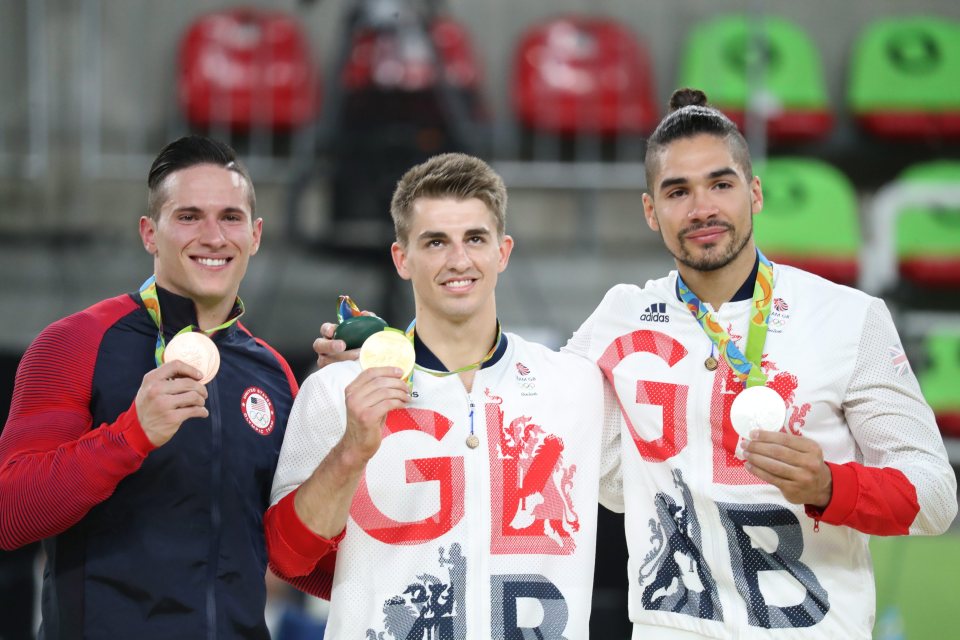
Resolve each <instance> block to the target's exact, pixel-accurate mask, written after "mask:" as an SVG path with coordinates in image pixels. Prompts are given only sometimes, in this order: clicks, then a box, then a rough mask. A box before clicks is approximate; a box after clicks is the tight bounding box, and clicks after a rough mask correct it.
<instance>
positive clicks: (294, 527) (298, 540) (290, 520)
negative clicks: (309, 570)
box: [276, 488, 347, 559]
mask: <svg viewBox="0 0 960 640" xmlns="http://www.w3.org/2000/svg"><path fill="white" fill-rule="evenodd" d="M298 490H299V488H298V489H295V490H294V491H291V492H290V493H288V494H287V495H286V496H284V497H283V499H282V500H280V502H278V503H277V504H276V518H277V527H278V528H279V530H280V531H281V532H282V534H281V535H282V537H283V541H284V542H285V543H286V544H287V545H288V546H289V547H290V549H292V550H293V551H295V552H296V553H297V554H298V555H300V556H302V557H305V558H315V559H319V558H322V557H323V556H325V555H327V554H328V553H330V552H331V551H336V550H337V548H339V546H340V542H341V541H342V540H343V536H344V535H346V533H347V528H346V527H344V528H343V531H341V532H340V533H338V534H337V535H335V536H334V537H333V538H324V537H323V536H321V535H318V534H317V533H315V532H314V531H313V530H312V529H311V528H310V527H308V526H307V525H306V524H304V522H303V520H301V519H300V516H299V515H297V509H296V507H295V506H294V504H293V501H294V498H295V497H296V495H297V491H298Z"/></svg>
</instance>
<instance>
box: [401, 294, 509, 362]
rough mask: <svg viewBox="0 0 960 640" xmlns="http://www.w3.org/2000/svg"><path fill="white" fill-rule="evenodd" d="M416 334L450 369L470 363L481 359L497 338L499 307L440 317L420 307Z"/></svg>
mask: <svg viewBox="0 0 960 640" xmlns="http://www.w3.org/2000/svg"><path fill="white" fill-rule="evenodd" d="M416 332H417V337H418V338H419V339H420V340H421V341H422V342H423V344H424V345H426V346H427V348H428V349H430V351H431V352H433V354H434V355H435V356H436V357H437V359H438V360H440V362H442V363H443V365H444V366H445V367H446V368H447V371H455V370H457V369H461V368H463V367H469V366H470V365H472V364H475V363H477V362H479V361H480V360H482V359H483V358H484V356H486V355H487V353H489V352H490V348H491V347H492V346H493V341H494V340H496V338H497V312H496V307H492V308H491V309H490V310H488V311H486V312H483V313H478V314H475V315H473V316H470V317H469V318H464V319H463V320H458V319H454V318H439V317H437V316H434V315H432V314H431V313H429V312H428V311H427V310H425V309H420V308H418V309H417V325H416Z"/></svg>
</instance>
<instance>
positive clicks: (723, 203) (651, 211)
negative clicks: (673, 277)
mask: <svg viewBox="0 0 960 640" xmlns="http://www.w3.org/2000/svg"><path fill="white" fill-rule="evenodd" d="M657 167H658V170H657V172H656V175H655V176H653V178H654V179H653V181H652V184H650V185H648V187H649V188H650V193H645V194H644V195H643V210H644V216H645V217H646V220H647V224H648V225H649V226H650V228H651V229H653V230H654V231H659V232H660V234H661V236H662V237H663V243H664V245H665V246H666V248H667V251H669V252H670V254H671V255H672V256H673V257H674V259H675V260H676V261H677V263H678V267H680V268H681V274H682V273H683V271H684V270H685V269H684V268H683V267H686V268H687V269H692V270H695V271H701V272H707V271H717V270H719V269H723V268H724V267H727V266H728V265H730V264H731V263H735V262H739V261H748V260H749V261H750V264H751V265H752V264H753V260H754V253H755V249H754V243H753V215H754V214H756V213H758V212H759V211H760V209H761V208H762V207H763V194H762V192H761V190H760V179H759V178H757V177H753V178H749V179H748V178H747V176H746V175H745V173H744V170H743V168H742V167H741V166H739V165H738V163H737V162H736V161H735V160H734V157H733V155H732V154H731V152H730V147H729V145H728V143H727V142H726V141H725V140H724V139H723V138H721V137H718V136H714V135H697V136H694V137H692V138H680V139H678V140H676V141H674V142H672V143H670V144H669V145H667V146H666V147H665V148H664V149H663V151H662V152H661V154H660V157H659V158H658V165H657Z"/></svg>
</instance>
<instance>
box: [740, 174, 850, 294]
mask: <svg viewBox="0 0 960 640" xmlns="http://www.w3.org/2000/svg"><path fill="white" fill-rule="evenodd" d="M755 173H756V175H758V176H760V181H761V183H762V185H763V194H764V202H763V211H762V212H761V213H760V214H759V215H757V216H756V217H755V218H754V229H755V233H756V237H757V244H758V245H759V246H761V247H763V251H764V252H765V253H766V255H767V256H768V257H769V258H770V259H771V260H774V261H775V262H782V263H784V264H790V265H793V266H796V267H799V268H801V269H806V270H807V271H811V272H813V273H816V274H817V275H820V276H823V277H824V278H827V279H829V280H833V281H834V282H839V283H841V284H853V283H854V282H856V279H857V267H858V256H859V251H860V228H859V223H858V220H857V198H856V193H855V192H854V189H853V185H852V184H851V183H850V181H849V180H848V179H847V178H846V176H844V174H843V173H841V172H840V171H838V170H837V169H836V168H834V167H832V166H831V165H829V164H827V163H825V162H821V161H819V160H813V159H808V158H794V157H779V158H771V159H769V160H768V161H767V162H766V163H764V164H762V165H757V167H755Z"/></svg>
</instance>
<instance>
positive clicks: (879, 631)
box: [870, 531, 960, 640]
mask: <svg viewBox="0 0 960 640" xmlns="http://www.w3.org/2000/svg"><path fill="white" fill-rule="evenodd" d="M870 553H871V555H872V556H873V569H874V575H875V580H876V589H877V624H876V628H875V629H874V635H873V637H874V638H876V639H877V640H893V639H894V638H900V639H901V640H904V639H906V640H929V639H931V638H934V639H936V640H941V639H946V638H949V637H951V636H952V635H953V634H954V633H955V632H956V629H957V628H958V626H960V607H958V606H957V593H958V585H960V578H958V572H957V567H960V535H958V533H957V532H956V531H950V532H948V533H946V534H944V535H942V536H873V537H871V538H870ZM950 629H954V631H950ZM954 637H956V636H954Z"/></svg>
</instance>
